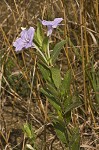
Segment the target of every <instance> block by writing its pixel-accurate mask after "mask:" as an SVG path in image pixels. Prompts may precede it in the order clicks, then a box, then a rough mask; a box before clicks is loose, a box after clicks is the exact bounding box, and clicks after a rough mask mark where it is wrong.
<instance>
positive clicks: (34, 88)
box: [0, 0, 99, 150]
mask: <svg viewBox="0 0 99 150" xmlns="http://www.w3.org/2000/svg"><path fill="white" fill-rule="evenodd" d="M98 7H99V2H98V0H93V1H91V0H86V1H85V0H69V1H68V0H65V1H63V0H42V1H40V0H37V1H36V0H22V1H21V2H20V1H19V0H9V1H6V0H3V1H2V2H0V113H1V115H0V149H1V150H10V149H11V150H12V149H13V150H24V149H25V148H24V147H25V144H26V141H27V139H26V137H25V136H24V133H23V132H22V126H23V125H24V123H26V122H28V123H32V126H33V128H34V130H35V133H36V134H37V139H36V144H37V146H38V149H39V150H43V149H46V150H47V149H48V150H52V149H53V150H65V148H64V147H63V145H62V143H61V142H60V141H59V140H58V138H57V137H56V135H55V132H54V130H53V126H52V122H51V120H50V119H49V114H50V112H53V111H54V110H53V108H52V107H51V106H50V104H47V102H46V100H45V99H44V98H43V96H42V95H41V93H40V92H39V90H38V89H39V86H40V85H42V84H43V81H42V80H41V76H40V73H39V70H38V68H37V58H35V55H34V54H33V51H28V50H26V51H24V52H23V53H22V54H16V53H15V51H14V48H13V47H12V42H13V41H14V40H15V39H16V37H17V36H18V35H19V33H20V29H21V27H27V26H34V27H35V28H36V22H37V20H38V18H42V19H53V18H55V17H63V18H64V22H63V26H62V27H61V30H60V31H56V32H54V33H53V37H52V38H53V40H54V41H55V42H57V41H58V40H59V39H65V38H66V39H67V43H66V47H65V48H64V50H63V51H62V53H61V54H60V58H59V60H58V61H57V64H59V65H60V68H61V70H62V73H64V72H66V71H67V69H68V68H71V70H72V74H73V76H74V80H73V82H74V83H75V89H76V90H77V92H78V93H79V96H80V97H81V99H82V102H83V106H81V107H80V108H77V109H75V110H73V113H72V116H71V117H72V122H71V126H75V125H79V128H80V136H81V145H80V146H81V150H98V149H99V85H98V84H99V83H98V81H99V8H98ZM61 33H64V36H61ZM62 35H63V34H62ZM46 106H47V107H46ZM45 122H46V130H45V128H44V127H45V126H44V124H45ZM45 131H46V132H45ZM45 137H46V138H45ZM45 147H46V148H45Z"/></svg>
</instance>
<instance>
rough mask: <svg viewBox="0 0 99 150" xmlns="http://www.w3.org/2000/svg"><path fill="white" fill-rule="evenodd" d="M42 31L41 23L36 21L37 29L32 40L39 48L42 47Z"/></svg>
mask: <svg viewBox="0 0 99 150" xmlns="http://www.w3.org/2000/svg"><path fill="white" fill-rule="evenodd" d="M43 38H44V35H43V32H42V25H41V23H40V22H38V23H37V30H36V32H35V34H34V42H35V43H36V45H37V46H38V47H39V48H40V47H42V42H43Z"/></svg>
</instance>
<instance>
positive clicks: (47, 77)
mask: <svg viewBox="0 0 99 150" xmlns="http://www.w3.org/2000/svg"><path fill="white" fill-rule="evenodd" d="M38 66H39V69H40V71H41V73H42V76H43V78H44V80H45V81H46V80H47V81H50V70H49V68H47V67H46V66H44V65H41V64H38Z"/></svg>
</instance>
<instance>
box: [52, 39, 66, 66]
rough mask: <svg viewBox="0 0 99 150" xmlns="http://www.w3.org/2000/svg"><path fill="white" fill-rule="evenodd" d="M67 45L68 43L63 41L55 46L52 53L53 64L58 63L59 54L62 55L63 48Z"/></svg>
mask: <svg viewBox="0 0 99 150" xmlns="http://www.w3.org/2000/svg"><path fill="white" fill-rule="evenodd" d="M65 43H66V40H63V41H61V42H59V43H57V44H56V45H55V47H54V49H53V51H52V53H51V61H52V63H53V64H54V63H55V61H56V59H57V57H58V55H59V53H60V51H61V49H62V48H63V46H64V44H65Z"/></svg>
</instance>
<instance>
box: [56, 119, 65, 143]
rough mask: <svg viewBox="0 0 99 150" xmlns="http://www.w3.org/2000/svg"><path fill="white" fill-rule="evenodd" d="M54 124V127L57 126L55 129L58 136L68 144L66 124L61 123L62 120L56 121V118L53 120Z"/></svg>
mask: <svg viewBox="0 0 99 150" xmlns="http://www.w3.org/2000/svg"><path fill="white" fill-rule="evenodd" d="M53 125H54V128H55V131H56V134H57V136H58V138H59V139H60V140H61V141H62V142H63V143H65V144H66V137H65V134H64V133H65V125H64V123H61V122H60V121H59V122H58V121H56V120H54V122H53Z"/></svg>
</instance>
